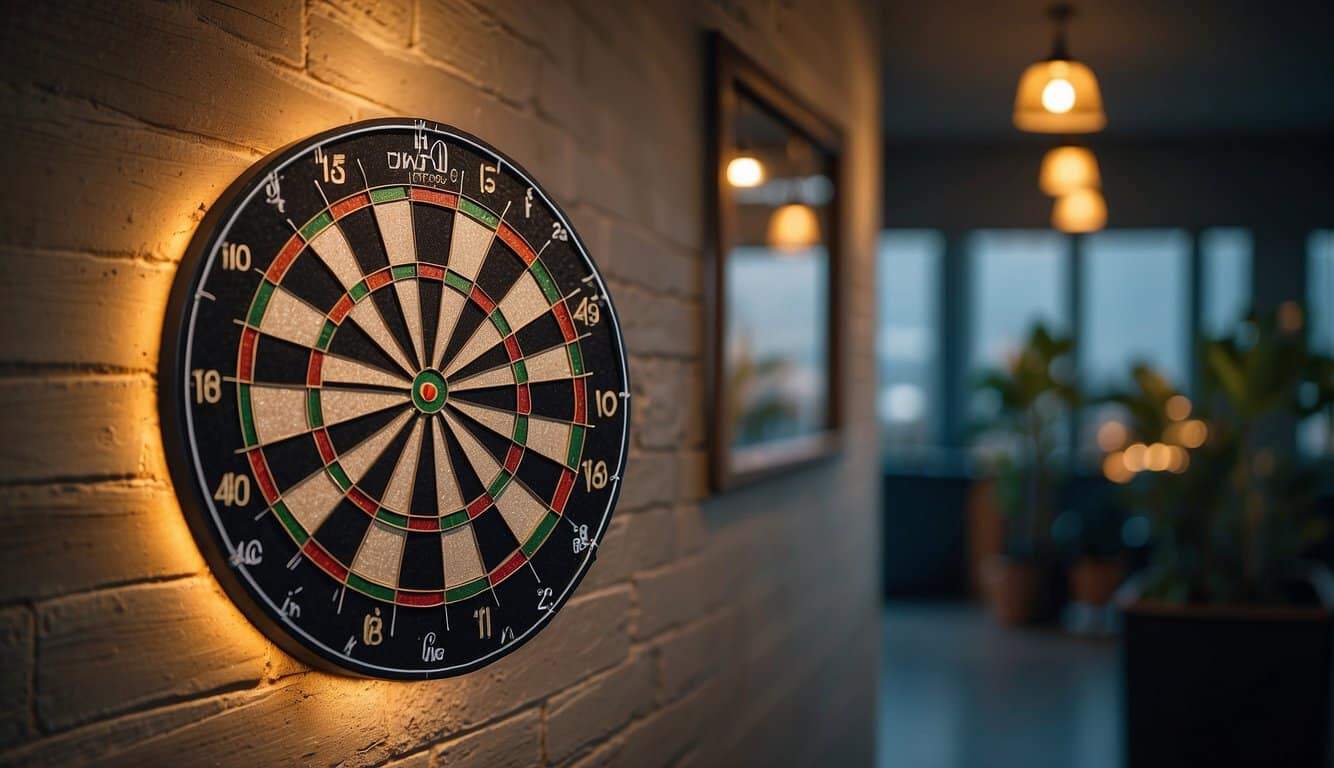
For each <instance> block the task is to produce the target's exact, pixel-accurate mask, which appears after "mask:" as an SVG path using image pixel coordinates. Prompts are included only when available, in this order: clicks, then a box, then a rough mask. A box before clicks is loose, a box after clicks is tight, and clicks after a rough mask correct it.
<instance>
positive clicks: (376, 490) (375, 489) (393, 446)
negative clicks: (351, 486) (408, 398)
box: [357, 416, 423, 511]
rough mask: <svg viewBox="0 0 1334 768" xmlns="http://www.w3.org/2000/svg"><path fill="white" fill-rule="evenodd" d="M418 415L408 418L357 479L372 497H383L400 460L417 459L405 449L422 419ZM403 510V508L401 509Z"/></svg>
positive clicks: (358, 485)
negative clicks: (406, 452) (408, 454)
mask: <svg viewBox="0 0 1334 768" xmlns="http://www.w3.org/2000/svg"><path fill="white" fill-rule="evenodd" d="M422 418H423V417H421V416H416V417H413V418H411V419H408V421H407V423H406V424H404V425H403V426H402V427H401V428H400V429H399V430H398V434H396V435H394V439H393V440H392V441H390V443H389V445H388V446H387V447H386V448H385V449H384V453H382V454H380V457H379V458H378V459H376V460H375V463H374V464H371V467H370V469H368V470H366V474H364V475H362V477H361V479H359V480H357V487H358V488H360V489H361V490H363V491H365V492H366V493H367V494H369V495H370V497H371V498H372V499H383V498H384V492H385V489H386V488H388V487H389V480H390V479H391V478H393V476H394V470H395V469H396V468H397V467H398V463H399V462H400V461H410V460H414V461H415V460H416V456H411V457H409V456H405V455H404V454H403V452H404V450H406V449H407V446H408V440H409V438H411V437H412V430H413V428H414V426H415V425H416V424H417V423H418V422H419V421H420V420H421V419H422ZM399 511H402V510H399Z"/></svg>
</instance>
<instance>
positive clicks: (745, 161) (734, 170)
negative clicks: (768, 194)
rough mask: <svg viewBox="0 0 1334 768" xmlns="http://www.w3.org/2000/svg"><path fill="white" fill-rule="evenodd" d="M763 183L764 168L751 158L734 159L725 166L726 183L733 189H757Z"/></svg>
mask: <svg viewBox="0 0 1334 768" xmlns="http://www.w3.org/2000/svg"><path fill="white" fill-rule="evenodd" d="M763 181H764V166H763V165H762V164H761V163H760V161H759V160H757V159H755V158H753V157H746V156H742V157H734V158H732V162H730V163H728V164H727V183H728V184H731V185H732V186H734V187H758V186H759V185H760V183H761V182H763Z"/></svg>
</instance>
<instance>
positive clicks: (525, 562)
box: [159, 118, 630, 679]
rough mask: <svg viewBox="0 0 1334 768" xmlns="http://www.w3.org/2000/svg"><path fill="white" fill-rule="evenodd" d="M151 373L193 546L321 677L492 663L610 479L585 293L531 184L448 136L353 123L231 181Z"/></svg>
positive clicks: (413, 126) (567, 592) (622, 434)
mask: <svg viewBox="0 0 1334 768" xmlns="http://www.w3.org/2000/svg"><path fill="white" fill-rule="evenodd" d="M414 318H415V319H414ZM159 368H160V371H159V372H160V375H159V400H160V403H159V406H160V412H161V417H162V432H163V439H164V447H165V450H166V456H167V462H168V466H169V467H170V471H171V476H172V480H173V483H174V485H175V487H176V490H177V495H178V497H179V499H180V502H181V505H182V508H183V511H184V513H185V516H186V519H187V521H188V522H189V525H190V528H191V530H192V532H193V534H194V536H195V539H196V541H197V542H198V543H199V546H200V549H201V551H202V552H203V553H204V555H205V557H206V559H207V561H208V563H209V565H210V567H211V568H212V570H213V572H214V574H215V575H216V576H217V578H218V581H219V582H220V583H221V585H222V586H223V588H224V589H225V591H226V592H227V594H228V595H229V596H230V597H231V598H232V600H233V601H234V602H235V603H236V604H237V605H238V606H239V607H240V608H241V610H242V612H243V613H244V614H245V615H246V617H247V618H248V619H250V621H251V622H252V623H254V624H255V625H256V626H258V627H259V628H260V629H261V630H262V631H263V632H264V633H265V634H266V635H267V636H268V637H270V638H271V639H273V640H274V641H275V642H276V643H277V644H278V645H279V646H280V647H282V648H283V649H284V650H286V651H287V652H289V653H291V654H292V655H294V656H296V657H298V658H300V659H302V660H303V661H306V662H307V663H309V664H312V665H314V666H317V667H320V668H323V669H326V670H329V671H335V672H340V673H343V674H353V675H359V676H366V677H381V678H391V679H431V678H439V677H449V676H454V675H459V674H465V673H467V672H470V671H473V670H475V669H478V668H480V667H482V666H485V665H487V664H490V663H492V662H494V661H496V660H497V659H500V658H502V657H503V656H505V655H506V654H508V653H510V652H511V651H513V650H515V649H516V648H518V647H519V646H521V645H523V644H524V643H525V642H527V641H528V640H530V639H531V638H532V637H534V636H535V635H536V634H537V633H538V632H539V631H540V630H541V629H542V628H544V627H545V626H546V625H547V623H548V622H550V620H551V618H552V617H553V616H554V615H555V614H556V612H557V611H559V609H560V608H561V607H562V606H563V605H564V604H565V602H566V601H567V600H569V599H570V597H571V595H572V594H573V593H574V591H575V589H576V587H577V586H578V584H579V582H580V580H581V579H582V578H583V576H584V574H585V573H586V572H587V570H588V568H589V566H590V565H591V564H592V562H593V560H594V559H595V557H596V554H597V549H598V545H599V543H600V542H601V540H602V537H603V535H604V534H605V532H606V529H607V526H608V524H609V523H610V520H611V515H612V512H613V510H614V508H615V505H616V501H617V498H618V496H619V493H620V486H621V478H622V475H623V472H624V468H625V459H626V452H627V447H628V441H629V424H630V381H629V372H628V367H627V365H626V358H625V350H624V344H623V341H622V338H621V333H620V326H619V324H618V322H617V317H616V312H615V309H614V307H613V306H612V302H611V297H610V294H609V292H608V290H607V287H606V284H605V282H604V281H603V279H602V277H601V275H600V273H599V272H598V269H597V267H596V265H595V264H594V263H593V261H592V259H591V258H590V257H589V255H588V253H587V251H586V249H585V248H584V245H583V241H582V240H581V239H580V237H579V235H578V234H577V232H576V231H575V230H574V228H573V227H572V226H571V224H570V222H569V219H568V218H567V217H566V215H565V214H564V212H563V211H562V210H561V209H560V208H559V206H557V205H556V204H555V203H554V202H553V201H552V200H551V198H550V197H549V196H548V195H547V194H546V192H545V191H544V190H543V189H542V187H541V186H539V185H538V184H537V183H536V182H535V181H534V180H533V178H532V176H531V175H530V174H528V173H527V172H526V171H525V170H524V169H523V168H522V167H521V166H519V165H518V164H517V163H515V162H514V161H513V160H511V159H510V158H509V157H507V156H506V155H504V154H503V153H501V152H499V151H498V150H496V149H495V148H493V147H491V146H490V145H488V144H487V143H485V142H484V141H482V140H480V139H478V138H476V137H474V136H471V135H469V134H468V133H465V132H463V131H460V130H458V129H456V128H453V127H451V126H448V125H444V124H440V123H432V122H427V121H424V120H419V119H411V118H387V119H381V120H370V121H365V122H360V123H355V124H351V125H347V126H344V127H340V128H337V129H333V130H329V131H326V132H324V133H320V134H317V135H314V136H311V137H309V138H306V139H302V140H300V141H297V142H294V143H293V144H291V145H288V146H287V147H284V148H282V149H280V150H277V151H276V152H274V153H272V154H270V155H269V156H267V157H265V158H264V159H263V160H261V161H259V162H258V163H256V164H255V165H254V166H252V167H251V168H250V169H248V170H247V171H246V172H245V173H244V174H242V175H241V176H240V177H239V178H238V179H237V180H236V181H235V182H233V183H232V184H231V185H230V186H229V187H228V188H227V190H226V191H225V192H224V193H223V194H222V196H221V197H220V198H219V199H218V201H217V202H216V203H215V204H214V205H213V206H212V207H211V208H210V210H209V211H208V213H207V215H206V216H205V217H204V219H203V221H202V222H201V224H200V226H199V229H198V230H197V232H196V234H195V236H194V238H193V239H192V241H191V243H190V246H189V248H188V250H187V251H186V254H185V256H184V259H183V261H182V263H181V266H180V270H179V272H178V274H177V277H176V281H175V284H174V286H173V289H172V294H171V298H170V301H169V303H168V308H167V313H166V319H165V323H164V328H163V336H162V352H161V362H160V366H159Z"/></svg>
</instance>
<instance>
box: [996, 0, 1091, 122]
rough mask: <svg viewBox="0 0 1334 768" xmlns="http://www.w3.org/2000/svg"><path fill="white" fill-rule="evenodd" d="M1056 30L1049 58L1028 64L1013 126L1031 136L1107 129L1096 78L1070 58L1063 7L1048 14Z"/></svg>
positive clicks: (1018, 92)
mask: <svg viewBox="0 0 1334 768" xmlns="http://www.w3.org/2000/svg"><path fill="white" fill-rule="evenodd" d="M1048 15H1049V16H1050V17H1051V20H1052V22H1053V24H1055V27H1056V36H1055V41H1054V43H1053V45H1052V51H1051V55H1050V56H1048V57H1047V58H1046V59H1044V60H1042V61H1039V62H1036V63H1034V64H1030V65H1029V67H1028V69H1025V70H1024V74H1023V75H1022V76H1020V78H1019V88H1018V90H1016V91H1015V95H1014V125H1015V127H1016V128H1018V129H1019V130H1021V131H1029V132H1032V133H1065V134H1070V133H1095V132H1097V131H1101V130H1102V129H1103V127H1105V126H1106V125H1107V115H1106V113H1104V112H1103V110H1102V92H1101V91H1100V90H1099V89H1098V78H1097V77H1095V76H1094V74H1093V70H1091V69H1089V68H1088V66H1087V65H1085V64H1083V63H1082V62H1079V61H1076V60H1074V59H1073V58H1071V57H1070V54H1069V53H1068V52H1067V50H1066V46H1065V24H1066V22H1067V21H1069V19H1070V17H1071V16H1072V15H1074V9H1073V8H1072V7H1071V6H1069V5H1067V4H1057V5H1054V6H1052V7H1051V9H1050V10H1049V11H1048Z"/></svg>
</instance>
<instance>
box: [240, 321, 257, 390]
mask: <svg viewBox="0 0 1334 768" xmlns="http://www.w3.org/2000/svg"><path fill="white" fill-rule="evenodd" d="M258 338H259V333H258V332H257V331H255V330H254V329H253V328H246V329H245V330H244V331H241V346H240V349H239V351H238V352H237V361H236V377H237V378H238V379H241V380H242V381H250V379H251V378H252V377H253V376H254V374H255V341H256V340H258Z"/></svg>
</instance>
